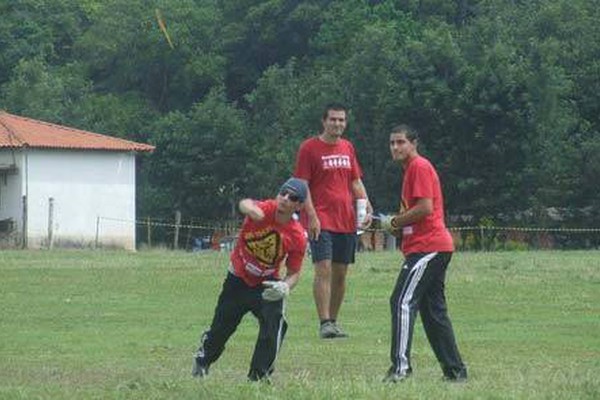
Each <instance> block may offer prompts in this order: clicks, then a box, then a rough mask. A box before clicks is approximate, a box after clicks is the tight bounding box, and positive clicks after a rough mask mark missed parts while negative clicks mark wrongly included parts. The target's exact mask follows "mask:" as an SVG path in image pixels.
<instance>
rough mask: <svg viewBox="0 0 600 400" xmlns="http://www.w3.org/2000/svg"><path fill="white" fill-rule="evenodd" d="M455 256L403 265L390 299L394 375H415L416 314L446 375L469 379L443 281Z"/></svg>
mask: <svg viewBox="0 0 600 400" xmlns="http://www.w3.org/2000/svg"><path fill="white" fill-rule="evenodd" d="M451 258H452V253H450V252H443V253H415V254H409V255H407V257H406V260H405V261H404V265H403V266H402V270H401V271H400V275H399V276H398V280H397V281H396V286H395V288H394V291H393V292H392V296H391V297H390V308H391V312H392V346H391V351H390V359H391V361H392V367H391V369H390V370H391V371H392V372H394V373H396V374H400V375H408V374H410V373H411V372H412V367H411V364H410V349H411V344H412V337H413V329H414V325H415V319H416V317H417V311H419V312H420V313H421V320H422V322H423V327H424V328H425V333H426V334H427V339H428V340H429V343H430V344H431V348H432V349H433V352H434V353H435V356H436V357H437V359H438V361H439V363H440V365H441V367H442V370H443V372H444V375H445V376H446V377H447V378H449V379H456V378H459V377H466V367H465V365H464V364H463V362H462V359H461V357H460V354H459V352H458V347H457V346H456V340H455V338H454V331H453V329H452V323H451V322H450V318H449V317H448V310H447V307H446V297H445V295H444V281H445V278H446V269H447V267H448V264H449V263H450V259H451Z"/></svg>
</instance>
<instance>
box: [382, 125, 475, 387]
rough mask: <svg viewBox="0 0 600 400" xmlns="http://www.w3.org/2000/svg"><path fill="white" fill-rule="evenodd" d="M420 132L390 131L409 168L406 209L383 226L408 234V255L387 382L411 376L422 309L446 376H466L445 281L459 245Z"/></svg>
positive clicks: (396, 295)
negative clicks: (420, 147) (419, 147)
mask: <svg viewBox="0 0 600 400" xmlns="http://www.w3.org/2000/svg"><path fill="white" fill-rule="evenodd" d="M417 144H418V133H417V131H416V130H414V129H413V128H411V127H410V126H408V125H399V126H396V127H394V129H392V132H391V134H390V152H391V155H392V158H393V160H394V161H396V162H398V163H400V164H401V166H402V168H403V169H404V177H403V181H402V194H401V205H400V212H399V213H398V214H397V215H394V216H382V217H381V226H382V227H383V228H384V229H388V230H389V231H391V232H394V233H397V234H399V233H400V232H401V233H402V253H403V254H404V257H405V260H404V263H403V265H402V269H401V271H400V274H399V276H398V279H397V281H396V285H395V287H394V290H393V292H392V295H391V297H390V309H391V314H392V315H391V321H392V327H391V328H392V329H391V331H392V338H391V349H390V361H391V366H390V368H389V370H388V372H387V374H386V376H385V378H384V382H392V383H395V382H399V381H402V380H404V379H406V378H407V377H409V376H410V374H411V373H412V366H411V361H410V351H411V345H412V337H413V329H414V324H415V320H416V317H417V311H418V312H420V314H421V320H422V322H423V327H424V329H425V333H426V335H427V339H428V340H429V343H430V345H431V347H432V349H433V351H434V353H435V355H436V357H437V359H438V361H439V363H440V366H441V367H442V371H443V374H444V379H446V380H448V381H465V380H466V379H467V368H466V366H465V364H464V363H463V361H462V358H461V356H460V353H459V351H458V347H457V345H456V339H455V337H454V330H453V328H452V323H451V322H450V317H449V316H448V310H447V306H446V298H445V295H444V282H445V278H446V269H447V268H448V264H449V263H450V259H451V258H452V253H453V251H454V244H453V241H452V236H451V235H450V233H449V232H448V230H447V229H446V226H445V223H444V207H443V196H442V190H441V185H440V180H439V177H438V175H437V172H436V170H435V168H434V167H433V165H432V164H431V163H430V162H429V160H427V159H426V158H424V157H422V156H421V155H420V154H419V153H418V151H417Z"/></svg>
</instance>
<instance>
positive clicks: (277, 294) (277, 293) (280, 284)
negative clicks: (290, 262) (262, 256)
mask: <svg viewBox="0 0 600 400" xmlns="http://www.w3.org/2000/svg"><path fill="white" fill-rule="evenodd" d="M262 284H263V286H265V287H266V289H265V290H263V292H262V298H263V299H265V300H267V301H279V300H281V299H283V298H284V297H287V296H288V295H289V294H290V286H289V285H288V284H287V283H286V282H284V281H264V282H263V283H262Z"/></svg>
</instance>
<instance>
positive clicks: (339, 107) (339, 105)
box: [321, 103, 348, 121]
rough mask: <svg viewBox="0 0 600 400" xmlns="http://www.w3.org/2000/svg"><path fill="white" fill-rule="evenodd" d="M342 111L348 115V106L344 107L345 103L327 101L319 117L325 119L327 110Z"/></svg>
mask: <svg viewBox="0 0 600 400" xmlns="http://www.w3.org/2000/svg"><path fill="white" fill-rule="evenodd" d="M331 110H333V111H343V112H345V113H346V115H348V108H346V106H345V105H343V104H342V103H329V104H327V105H326V106H325V110H324V111H323V115H322V116H321V119H322V120H323V121H325V120H326V119H327V116H328V115H329V111H331Z"/></svg>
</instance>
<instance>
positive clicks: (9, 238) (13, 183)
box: [0, 150, 23, 247]
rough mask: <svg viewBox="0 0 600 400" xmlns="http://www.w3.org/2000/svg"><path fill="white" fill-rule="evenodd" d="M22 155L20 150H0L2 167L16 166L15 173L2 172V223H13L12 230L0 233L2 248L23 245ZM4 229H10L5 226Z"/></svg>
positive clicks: (0, 206) (0, 173)
mask: <svg viewBox="0 0 600 400" xmlns="http://www.w3.org/2000/svg"><path fill="white" fill-rule="evenodd" d="M21 161H22V154H21V151H20V150H15V151H14V152H13V151H11V150H0V165H1V166H3V167H8V166H10V165H15V166H16V170H14V171H10V172H8V171H0V221H5V222H6V221H7V220H10V221H12V224H11V225H12V230H10V231H1V232H0V247H16V246H18V245H20V243H21V238H22V237H21V235H20V234H19V233H20V232H22V230H21V221H22V217H21V216H22V209H23V201H22V193H23V190H22V180H21V177H20V176H19V171H21V170H22V169H21ZM3 228H8V226H7V225H6V224H3Z"/></svg>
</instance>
